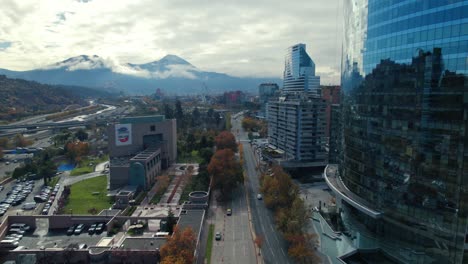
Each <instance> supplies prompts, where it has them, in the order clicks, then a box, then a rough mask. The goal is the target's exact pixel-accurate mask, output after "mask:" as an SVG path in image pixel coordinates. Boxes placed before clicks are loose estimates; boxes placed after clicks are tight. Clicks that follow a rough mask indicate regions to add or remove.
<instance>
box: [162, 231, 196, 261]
mask: <svg viewBox="0 0 468 264" xmlns="http://www.w3.org/2000/svg"><path fill="white" fill-rule="evenodd" d="M195 246H196V237H195V233H194V232H193V230H192V229H191V228H190V227H187V228H185V229H184V230H182V231H181V230H180V229H179V227H177V226H176V227H175V228H174V233H173V234H172V236H170V237H168V239H167V243H166V244H164V245H163V246H162V247H161V258H162V261H161V264H192V263H193V261H194V256H193V254H194V252H195Z"/></svg>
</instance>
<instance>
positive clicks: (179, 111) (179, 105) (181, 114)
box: [175, 100, 184, 122]
mask: <svg viewBox="0 0 468 264" xmlns="http://www.w3.org/2000/svg"><path fill="white" fill-rule="evenodd" d="M175 118H176V119H177V120H180V121H181V122H182V121H183V120H184V111H183V110H182V103H181V102H180V101H179V100H177V101H176V103H175Z"/></svg>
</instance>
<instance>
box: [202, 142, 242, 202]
mask: <svg viewBox="0 0 468 264" xmlns="http://www.w3.org/2000/svg"><path fill="white" fill-rule="evenodd" d="M208 172H209V173H210V174H211V175H212V176H213V181H212V184H213V187H214V188H217V189H219V190H220V191H221V196H222V197H221V198H227V197H228V196H229V195H230V193H231V191H232V189H234V188H235V187H236V186H237V184H239V183H241V182H242V181H243V175H242V167H241V165H240V163H239V162H238V161H237V160H236V159H235V157H234V152H233V151H232V150H231V149H221V150H218V151H216V153H215V154H214V155H213V157H212V158H211V161H210V164H208Z"/></svg>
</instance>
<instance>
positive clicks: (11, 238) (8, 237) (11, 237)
mask: <svg viewBox="0 0 468 264" xmlns="http://www.w3.org/2000/svg"><path fill="white" fill-rule="evenodd" d="M3 239H5V240H16V241H18V240H19V238H17V237H14V236H6V237H4V238H3Z"/></svg>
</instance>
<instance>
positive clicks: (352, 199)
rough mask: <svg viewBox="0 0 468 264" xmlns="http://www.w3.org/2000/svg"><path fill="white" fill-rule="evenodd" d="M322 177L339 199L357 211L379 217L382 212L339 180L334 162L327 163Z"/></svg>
mask: <svg viewBox="0 0 468 264" xmlns="http://www.w3.org/2000/svg"><path fill="white" fill-rule="evenodd" d="M323 174H324V178H325V181H326V182H327V185H328V187H330V189H331V190H332V191H333V192H334V193H335V194H336V195H337V196H338V197H340V198H341V199H343V200H345V201H346V202H347V203H348V204H349V205H351V206H352V207H354V208H356V209H358V210H359V211H361V212H363V213H365V214H367V215H368V216H370V217H372V218H375V219H377V218H381V217H382V215H383V213H382V212H379V211H377V210H375V209H373V208H371V205H370V204H369V203H368V202H367V201H366V200H364V199H362V198H361V197H359V196H357V195H356V194H354V193H353V192H351V191H350V190H349V189H348V188H347V187H346V185H345V184H344V183H343V181H342V180H341V177H340V175H339V173H338V166H337V165H336V164H328V165H327V166H326V167H325V171H324V173H323Z"/></svg>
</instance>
